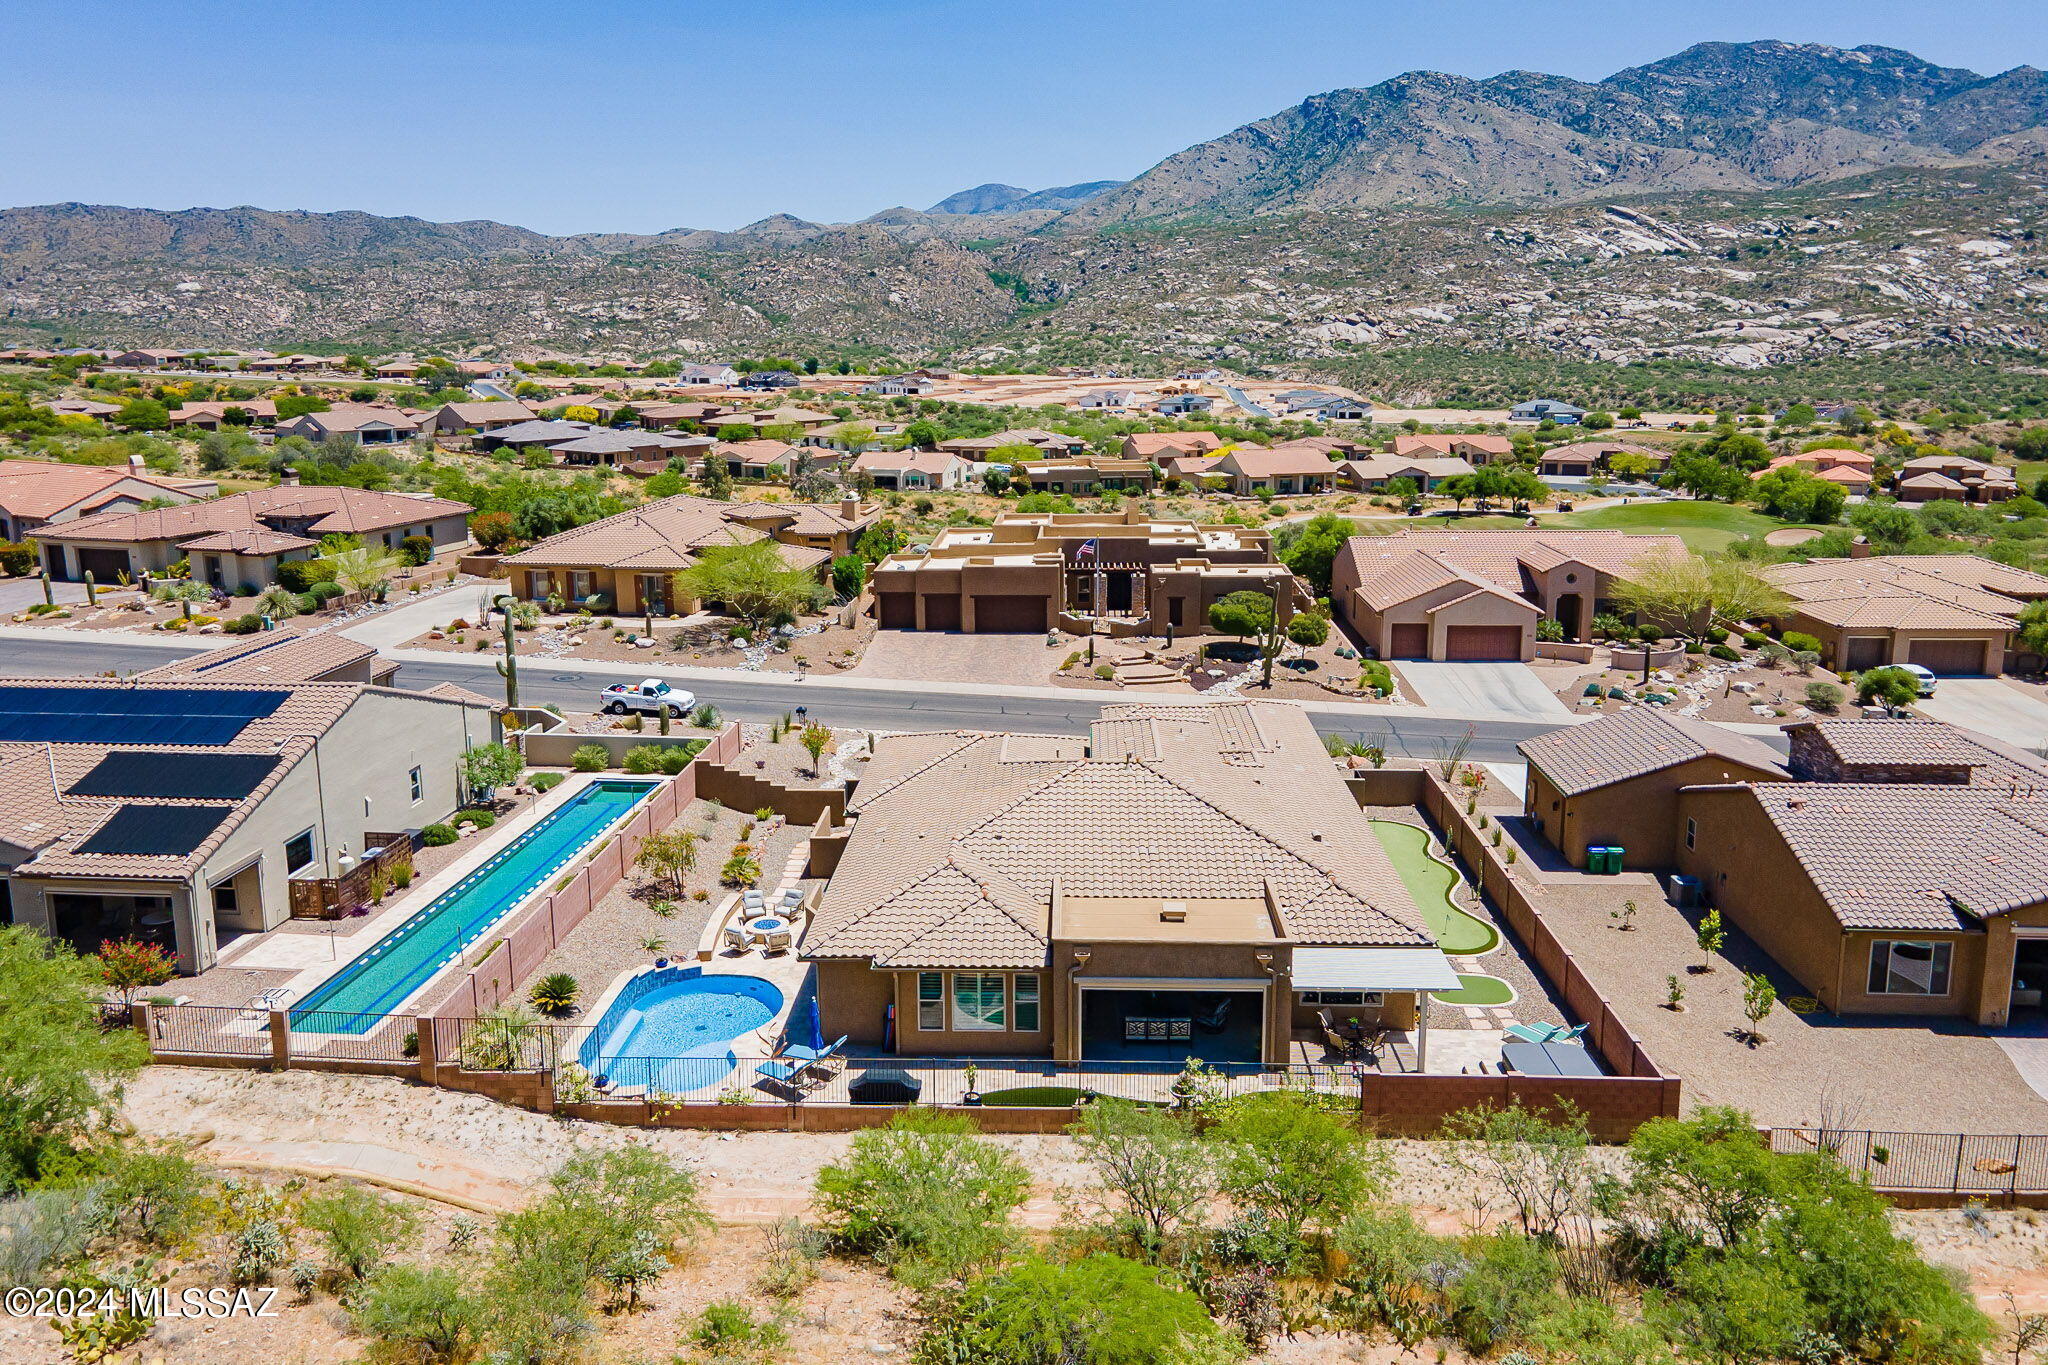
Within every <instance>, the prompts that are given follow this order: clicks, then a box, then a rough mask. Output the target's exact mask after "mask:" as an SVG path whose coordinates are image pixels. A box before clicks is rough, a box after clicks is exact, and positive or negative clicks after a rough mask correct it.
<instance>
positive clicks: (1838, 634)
mask: <svg viewBox="0 0 2048 1365" xmlns="http://www.w3.org/2000/svg"><path fill="white" fill-rule="evenodd" d="M1785 629H1786V630H1794V631H1801V632H1803V633H1805V634H1807V635H1811V636H1813V638H1814V639H1816V640H1819V641H1820V643H1821V651H1820V657H1821V663H1822V664H1824V665H1825V666H1827V667H1829V668H1834V667H1836V666H1837V665H1840V664H1842V663H1843V662H1844V660H1845V649H1846V645H1845V643H1844V642H1845V641H1846V640H1847V639H1849V638H1850V637H1855V638H1858V639H1861V638H1863V637H1866V636H1872V637H1880V638H1883V639H1884V640H1885V641H1886V645H1885V654H1884V657H1883V659H1882V660H1881V661H1880V662H1882V663H1887V664H1902V663H1906V662H1908V656H1909V655H1911V653H1912V650H1913V642H1914V641H1916V640H1981V641H1984V642H1986V643H1988V644H1989V645H1990V651H1989V652H1988V653H1987V654H1986V656H1985V659H1986V667H1988V668H1989V669H1991V670H1993V671H1994V672H1995V671H1996V670H1997V669H1998V668H1999V667H2000V666H2001V664H2002V663H2003V662H2004V659H2005V648H2006V642H2007V641H2008V640H2010V639H2011V638H2012V632H2011V631H2010V630H2002V631H2001V630H1882V629H1876V628H1873V627H1869V626H1855V627H1850V628H1846V629H1845V628H1843V627H1840V626H1834V625H1829V624H1828V623H1827V622H1825V621H1816V620H1815V619H1814V618H1813V617H1811V616H1808V615H1806V614H1805V613H1804V612H1800V611H1796V610H1795V611H1793V612H1791V613H1790V614H1789V615H1788V616H1787V617H1786V620H1785Z"/></svg>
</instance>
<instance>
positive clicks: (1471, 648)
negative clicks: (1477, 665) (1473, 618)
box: [1444, 626, 1522, 660]
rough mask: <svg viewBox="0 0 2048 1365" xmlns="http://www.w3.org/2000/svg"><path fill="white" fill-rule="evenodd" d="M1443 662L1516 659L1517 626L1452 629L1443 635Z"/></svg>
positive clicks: (1518, 646)
mask: <svg viewBox="0 0 2048 1365" xmlns="http://www.w3.org/2000/svg"><path fill="white" fill-rule="evenodd" d="M1444 657H1445V658H1446V659H1510V660H1512V659H1519V658H1521V657H1522V628H1521V627H1520V626H1452V627H1451V628H1450V630H1449V631H1447V632H1446V633H1445V635H1444Z"/></svg>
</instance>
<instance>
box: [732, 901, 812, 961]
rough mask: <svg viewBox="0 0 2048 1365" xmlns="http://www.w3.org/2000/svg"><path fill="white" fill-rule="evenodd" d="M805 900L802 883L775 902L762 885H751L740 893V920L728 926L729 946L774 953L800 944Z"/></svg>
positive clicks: (743, 950)
mask: <svg viewBox="0 0 2048 1365" xmlns="http://www.w3.org/2000/svg"><path fill="white" fill-rule="evenodd" d="M803 903H804V893H803V890H802V888H800V887H794V886H792V887H790V888H789V889H788V890H787V891H784V892H783V893H782V897H781V899H779V900H778V901H776V902H775V904H774V905H772V906H771V905H769V904H768V902H767V900H766V898H765V897H764V896H763V895H762V894H761V891H760V889H759V888H758V887H751V886H750V887H748V888H747V889H746V890H745V891H742V892H741V893H740V906H739V922H738V923H736V924H728V925H726V926H725V934H724V939H725V946H726V947H728V948H730V949H732V950H733V951H734V952H739V953H744V952H746V951H748V950H749V949H752V948H759V949H760V950H761V951H762V952H763V953H765V954H767V955H769V956H770V957H773V956H775V955H777V954H780V953H786V952H788V951H789V950H790V949H791V948H793V947H795V946H796V935H797V926H798V920H799V917H800V916H801V915H802V913H803Z"/></svg>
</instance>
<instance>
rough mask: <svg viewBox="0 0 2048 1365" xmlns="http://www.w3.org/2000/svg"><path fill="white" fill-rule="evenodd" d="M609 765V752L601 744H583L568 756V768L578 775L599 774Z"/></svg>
mask: <svg viewBox="0 0 2048 1365" xmlns="http://www.w3.org/2000/svg"><path fill="white" fill-rule="evenodd" d="M611 764H612V754H611V750H609V749H607V748H605V747H604V745H602V744H585V745H583V746H581V747H580V748H578V749H577V750H576V752H575V753H573V754H570V755H569V766H570V767H572V768H574V769H575V770H576V771H577V772H579V773H601V772H603V771H604V770H605V769H606V768H609V767H610V766H611Z"/></svg>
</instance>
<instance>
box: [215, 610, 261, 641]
mask: <svg viewBox="0 0 2048 1365" xmlns="http://www.w3.org/2000/svg"><path fill="white" fill-rule="evenodd" d="M261 629H263V618H262V617H260V616H258V615H257V614H256V613H255V612H253V611H252V612H247V613H244V614H243V615H241V616H237V617H235V618H234V619H233V620H232V621H226V622H223V623H222V624H221V632H222V633H223V634H226V635H254V634H255V633H256V632H257V631H259V630H261Z"/></svg>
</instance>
